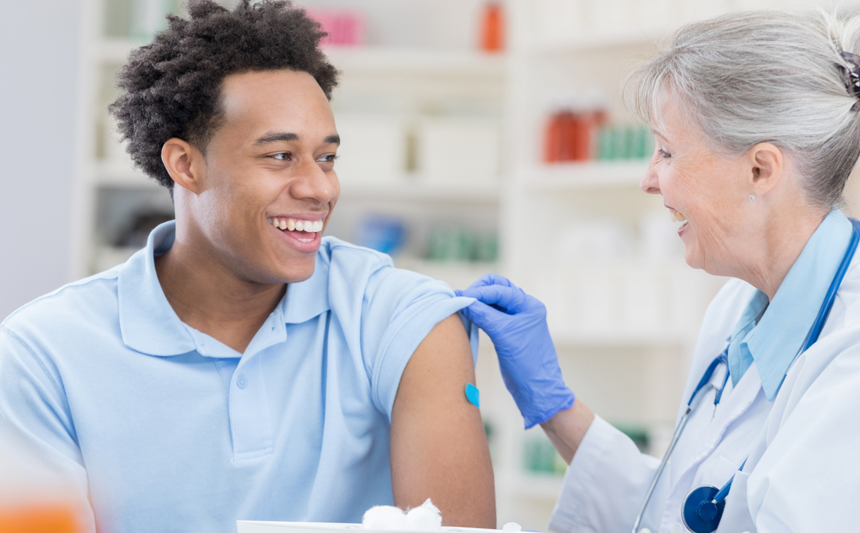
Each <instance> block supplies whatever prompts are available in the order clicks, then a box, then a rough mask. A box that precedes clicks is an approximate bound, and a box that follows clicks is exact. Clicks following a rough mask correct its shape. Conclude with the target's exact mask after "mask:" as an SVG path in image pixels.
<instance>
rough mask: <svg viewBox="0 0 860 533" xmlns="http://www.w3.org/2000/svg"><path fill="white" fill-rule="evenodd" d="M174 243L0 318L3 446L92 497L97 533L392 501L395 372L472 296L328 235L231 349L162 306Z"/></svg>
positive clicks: (170, 231) (206, 527)
mask: <svg viewBox="0 0 860 533" xmlns="http://www.w3.org/2000/svg"><path fill="white" fill-rule="evenodd" d="M173 239H174V223H173V222H169V223H166V224H163V225H161V226H159V227H158V228H156V229H155V230H154V231H153V232H152V234H151V235H150V237H149V240H148V243H147V246H146V248H145V249H143V250H141V251H139V252H138V253H136V254H135V255H134V256H133V257H132V258H131V259H129V261H128V262H127V263H125V264H124V265H120V266H118V267H116V268H113V269H111V270H108V271H106V272H103V273H101V274H98V275H96V276H93V277H90V278H87V279H84V280H81V281H78V282H76V283H72V284H70V285H67V286H65V287H63V288H61V289H59V290H57V291H55V292H53V293H51V294H49V295H47V296H44V297H42V298H40V299H38V300H36V301H34V302H32V303H30V304H28V305H26V306H24V307H23V308H21V309H19V310H18V311H16V312H15V313H13V314H12V315H11V316H10V317H9V318H7V319H6V320H5V321H4V322H3V324H2V325H0V439H2V438H3V435H4V434H6V435H10V436H14V437H15V439H16V440H18V441H22V442H24V446H25V447H26V448H27V449H28V451H29V452H32V453H38V455H39V457H40V459H41V460H42V461H45V463H46V465H47V468H48V469H49V470H50V471H51V472H52V474H53V475H57V476H62V477H63V478H65V479H67V480H70V481H71V482H72V483H73V484H74V486H75V489H76V491H77V495H78V497H79V498H80V499H81V500H84V499H85V498H87V495H89V498H90V500H91V504H92V508H93V509H94V519H95V524H96V525H97V526H98V529H99V530H100V531H123V532H137V531H139V532H145V533H152V532H156V531H157V532H159V533H161V532H168V531H201V532H202V531H206V532H232V531H235V527H236V526H235V521H236V520H237V519H251V520H291V521H326V522H360V521H361V516H362V514H363V513H364V511H366V510H367V509H368V508H370V507H371V506H374V505H379V504H389V505H390V504H392V489H391V472H390V465H389V430H390V420H391V409H392V406H393V404H394V398H395V395H396V393H397V387H398V385H399V382H400V377H401V374H402V372H403V370H404V368H405V366H406V363H407V362H408V361H409V358H410V357H411V355H412V353H413V352H414V350H415V349H416V347H417V346H418V344H419V343H420V342H421V340H423V339H424V337H425V336H426V335H427V334H428V333H429V332H430V330H431V329H432V328H433V327H434V326H435V325H436V324H437V323H438V322H440V321H441V320H442V319H444V318H445V317H447V316H450V315H451V314H453V313H456V312H457V311H458V310H459V309H461V308H463V307H465V306H467V305H469V304H470V303H471V302H472V301H473V300H471V299H469V298H457V297H455V296H454V295H453V293H452V292H451V289H450V288H449V287H448V286H447V285H446V284H444V283H442V282H439V281H435V280H431V279H429V278H427V277H424V276H421V275H419V274H416V273H413V272H409V271H405V270H400V269H395V268H393V266H392V263H391V260H390V259H389V258H388V256H385V255H383V254H380V253H377V252H374V251H372V250H368V249H364V248H359V247H356V246H352V245H350V244H347V243H344V242H341V241H339V240H337V239H333V238H325V239H323V243H322V247H321V249H320V251H319V253H318V255H317V261H316V269H315V271H314V274H313V276H312V277H311V278H310V279H308V280H306V281H304V282H301V283H293V284H290V285H289V287H288V290H287V292H286V295H285V297H284V298H283V300H282V301H281V302H280V304H279V305H278V306H277V308H276V309H275V310H274V311H273V312H272V313H271V315H269V317H268V318H267V320H266V322H265V323H264V324H263V326H262V327H261V328H260V330H259V331H258V332H257V334H256V336H255V337H254V338H253V340H252V341H251V344H250V345H249V346H248V348H247V350H246V351H245V353H244V354H240V353H238V352H236V351H234V350H233V349H231V348H229V347H227V346H226V345H224V344H222V343H221V342H219V341H217V340H216V339H214V338H213V337H210V336H209V335H206V334H204V333H201V332H199V331H196V330H194V329H193V328H191V327H189V326H187V325H185V324H184V323H183V322H181V321H180V320H179V318H178V317H177V315H176V314H175V313H174V311H173V309H172V308H171V307H170V304H169V303H168V301H167V299H166V298H165V296H164V293H163V292H162V290H161V286H160V284H159V282H158V278H157V275H156V272H155V264H154V257H155V256H157V255H160V254H163V253H165V252H166V251H167V250H168V249H169V248H170V246H171V245H172V244H173ZM467 326H468V327H469V329H470V335H471V340H472V349H473V356H475V355H476V350H477V329H476V328H474V327H471V325H469V324H467ZM7 432H8V433H7ZM85 519H86V520H87V522H88V526H89V528H92V527H93V516H92V515H89V516H86V517H85Z"/></svg>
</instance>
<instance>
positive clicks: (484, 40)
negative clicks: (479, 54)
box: [480, 2, 505, 52]
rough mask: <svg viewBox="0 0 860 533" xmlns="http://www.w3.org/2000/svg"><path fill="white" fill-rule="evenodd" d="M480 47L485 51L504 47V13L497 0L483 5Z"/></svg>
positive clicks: (493, 50) (495, 50) (496, 50)
mask: <svg viewBox="0 0 860 533" xmlns="http://www.w3.org/2000/svg"><path fill="white" fill-rule="evenodd" d="M480 47H481V50H483V51H485V52H501V51H502V50H504V49H505V13H504V11H503V10H502V5H501V4H500V3H499V2H488V3H487V4H485V5H484V12H483V14H482V15H481V42H480Z"/></svg>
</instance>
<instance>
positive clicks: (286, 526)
mask: <svg viewBox="0 0 860 533" xmlns="http://www.w3.org/2000/svg"><path fill="white" fill-rule="evenodd" d="M236 528H237V529H238V532H237V533H343V532H344V531H350V530H358V531H361V533H407V532H405V531H388V530H386V531H382V530H378V529H364V526H362V525H361V524H332V523H325V522H257V521H252V520H237V521H236ZM456 532H463V533H499V532H500V530H498V529H478V528H472V527H443V528H442V533H456ZM408 533H415V532H414V531H411V532H408Z"/></svg>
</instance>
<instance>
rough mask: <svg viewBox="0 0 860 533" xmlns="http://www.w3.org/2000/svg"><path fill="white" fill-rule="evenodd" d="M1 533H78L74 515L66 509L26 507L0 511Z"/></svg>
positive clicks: (59, 507) (60, 507)
mask: <svg viewBox="0 0 860 533" xmlns="http://www.w3.org/2000/svg"><path fill="white" fill-rule="evenodd" d="M0 531H2V532H3V533H78V532H79V531H80V529H79V528H78V524H77V520H75V514H74V513H73V512H72V510H71V509H69V508H68V507H62V506H50V507H49V506H38V507H36V506H28V507H21V508H15V509H0Z"/></svg>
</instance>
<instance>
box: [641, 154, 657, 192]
mask: <svg viewBox="0 0 860 533" xmlns="http://www.w3.org/2000/svg"><path fill="white" fill-rule="evenodd" d="M656 166H657V165H656V164H655V162H654V161H653V160H652V161H651V163H650V164H649V165H648V170H646V171H645V175H644V176H642V179H641V180H639V188H640V189H642V190H643V191H644V192H646V193H648V194H660V180H659V178H658V177H657V170H656Z"/></svg>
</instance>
